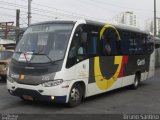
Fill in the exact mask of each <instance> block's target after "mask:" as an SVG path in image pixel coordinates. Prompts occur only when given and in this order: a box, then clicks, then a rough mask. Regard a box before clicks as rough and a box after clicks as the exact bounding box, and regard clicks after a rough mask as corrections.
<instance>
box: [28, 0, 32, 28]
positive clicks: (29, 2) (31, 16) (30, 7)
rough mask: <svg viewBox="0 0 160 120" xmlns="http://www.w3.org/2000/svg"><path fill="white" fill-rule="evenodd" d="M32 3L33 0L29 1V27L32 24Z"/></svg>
mask: <svg viewBox="0 0 160 120" xmlns="http://www.w3.org/2000/svg"><path fill="white" fill-rule="evenodd" d="M31 2H32V0H28V26H30V24H31V18H32V16H31Z"/></svg>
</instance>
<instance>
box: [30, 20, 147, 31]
mask: <svg viewBox="0 0 160 120" xmlns="http://www.w3.org/2000/svg"><path fill="white" fill-rule="evenodd" d="M78 21H85V22H86V23H89V24H95V25H102V26H103V25H105V24H110V25H113V26H115V27H116V28H118V29H122V30H128V31H132V32H138V33H143V34H149V32H145V31H143V30H140V29H139V28H137V27H132V26H128V25H124V24H115V23H110V22H106V23H105V22H98V21H92V20H86V19H78V20H74V19H72V20H67V19H66V20H63V19H57V20H53V21H46V22H40V23H35V24H32V25H31V26H34V25H42V24H52V23H76V22H78Z"/></svg>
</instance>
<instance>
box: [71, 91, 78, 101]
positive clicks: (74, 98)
mask: <svg viewBox="0 0 160 120" xmlns="http://www.w3.org/2000/svg"><path fill="white" fill-rule="evenodd" d="M79 94H80V93H79V90H78V89H76V88H73V89H72V91H71V100H72V101H79V98H80V96H79Z"/></svg>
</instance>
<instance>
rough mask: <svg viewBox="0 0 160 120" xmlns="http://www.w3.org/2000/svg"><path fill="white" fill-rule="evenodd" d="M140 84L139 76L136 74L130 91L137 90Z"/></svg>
mask: <svg viewBox="0 0 160 120" xmlns="http://www.w3.org/2000/svg"><path fill="white" fill-rule="evenodd" d="M139 83H140V75H139V74H136V75H135V78H134V83H133V84H132V85H131V88H132V89H137V88H138V86H139Z"/></svg>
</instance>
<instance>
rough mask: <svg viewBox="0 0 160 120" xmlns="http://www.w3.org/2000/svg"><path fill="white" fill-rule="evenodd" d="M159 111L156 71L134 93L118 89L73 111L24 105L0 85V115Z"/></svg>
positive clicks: (48, 105)
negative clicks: (152, 76)
mask: <svg viewBox="0 0 160 120" xmlns="http://www.w3.org/2000/svg"><path fill="white" fill-rule="evenodd" d="M159 112H160V69H157V70H156V74H155V76H154V78H152V79H148V80H147V81H144V82H143V83H142V84H141V86H140V87H139V88H138V89H137V90H131V89H128V88H121V89H118V90H115V91H112V92H108V93H104V94H101V95H97V96H94V97H90V98H87V99H86V100H85V101H84V102H83V103H82V104H81V105H80V106H78V107H76V108H67V107H65V106H64V105H58V104H52V103H42V102H41V103H30V102H24V101H22V100H20V99H19V98H17V97H14V96H11V95H10V94H9V93H8V92H7V89H6V83H4V82H1V83H0V113H25V114H63V113H65V114H88V113H89V114H113V113H118V114H121V113H122V114H123V113H159Z"/></svg>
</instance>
